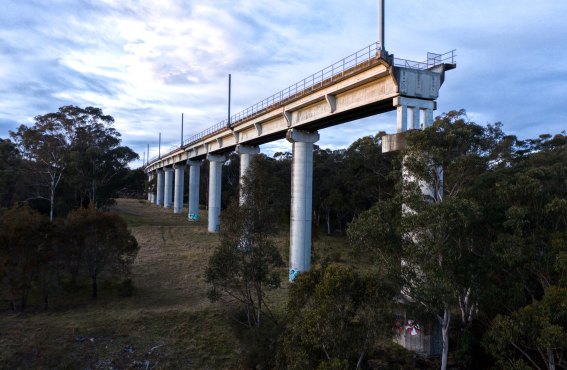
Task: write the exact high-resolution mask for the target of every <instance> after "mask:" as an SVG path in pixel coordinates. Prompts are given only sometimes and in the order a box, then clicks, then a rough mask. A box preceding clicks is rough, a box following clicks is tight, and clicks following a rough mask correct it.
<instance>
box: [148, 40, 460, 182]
mask: <svg viewBox="0 0 567 370" xmlns="http://www.w3.org/2000/svg"><path fill="white" fill-rule="evenodd" d="M454 57H455V55H454V51H451V52H449V53H446V54H443V55H440V54H428V61H427V62H413V61H407V60H403V59H397V58H393V57H389V56H385V57H383V56H382V53H381V50H380V49H379V47H378V44H372V45H370V46H369V47H367V48H364V49H362V50H360V51H358V52H356V53H354V54H351V55H350V56H348V57H346V58H344V59H342V60H341V61H339V62H337V63H334V64H332V65H331V66H329V67H327V68H325V69H323V70H321V71H319V72H317V73H316V74H314V75H312V76H309V77H307V78H305V79H303V80H302V81H299V82H297V83H296V84H294V85H292V86H290V87H288V88H286V89H284V90H282V91H280V92H278V93H276V94H274V95H272V96H270V97H268V98H266V99H264V100H262V101H261V102H259V103H257V104H255V105H253V106H251V107H249V108H247V109H245V110H243V111H241V112H239V113H237V114H235V115H233V116H232V117H231V121H230V124H229V122H228V120H223V121H221V122H219V123H217V124H216V125H214V126H212V127H210V128H208V129H207V130H204V131H202V132H200V133H198V134H195V135H193V136H191V137H190V138H188V139H187V140H185V141H184V144H183V146H182V147H180V146H177V147H173V148H171V149H170V150H169V151H168V153H166V154H164V155H162V156H161V157H160V158H157V157H154V158H153V159H152V160H150V161H149V163H148V165H147V166H146V171H152V170H155V169H157V168H161V167H163V166H167V165H171V164H174V163H177V162H181V161H184V160H187V159H198V158H202V157H204V156H205V155H206V154H207V153H216V154H220V153H225V152H230V151H233V150H234V148H235V146H236V145H238V144H244V145H260V144H264V143H267V142H270V141H273V140H276V139H281V138H284V137H285V135H286V132H287V131H288V130H289V129H290V128H297V129H301V130H307V131H314V130H317V129H321V128H325V127H330V126H333V125H337V124H341V123H345V122H348V121H352V120H355V119H360V118H364V117H367V116H371V115H374V114H379V113H383V112H387V111H391V110H394V109H395V106H394V105H393V99H394V98H395V97H396V96H400V95H403V96H409V97H416V98H420V99H427V100H434V99H436V98H437V96H438V93H439V88H440V86H441V84H442V83H443V77H444V71H445V70H448V69H452V68H454Z"/></svg>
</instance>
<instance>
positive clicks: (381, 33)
mask: <svg viewBox="0 0 567 370" xmlns="http://www.w3.org/2000/svg"><path fill="white" fill-rule="evenodd" d="M384 2H385V0H380V2H379V4H378V18H379V19H378V22H379V31H378V42H379V43H380V49H382V51H384V52H385V51H386V46H385V45H384V42H385V40H384Z"/></svg>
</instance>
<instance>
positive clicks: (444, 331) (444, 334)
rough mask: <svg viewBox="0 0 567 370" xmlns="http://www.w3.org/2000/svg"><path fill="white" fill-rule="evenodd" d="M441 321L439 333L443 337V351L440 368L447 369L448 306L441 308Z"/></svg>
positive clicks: (449, 315)
mask: <svg viewBox="0 0 567 370" xmlns="http://www.w3.org/2000/svg"><path fill="white" fill-rule="evenodd" d="M440 322H441V334H442V337H443V353H442V355H441V370H446V369H447V359H448V357H449V324H450V323H451V313H450V312H449V308H448V307H446V308H445V309H444V310H443V319H442V320H440Z"/></svg>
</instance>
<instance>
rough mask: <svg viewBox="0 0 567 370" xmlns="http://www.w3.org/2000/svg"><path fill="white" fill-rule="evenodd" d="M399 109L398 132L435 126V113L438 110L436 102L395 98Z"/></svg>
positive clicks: (403, 97) (402, 97)
mask: <svg viewBox="0 0 567 370" xmlns="http://www.w3.org/2000/svg"><path fill="white" fill-rule="evenodd" d="M394 106H395V107H396V109H397V115H396V124H397V129H398V132H405V131H407V130H418V129H424V128H426V127H429V126H431V125H432V124H433V111H434V110H435V109H436V108H437V106H436V103H435V101H433V100H424V99H416V98H408V97H405V96H397V97H395V98H394Z"/></svg>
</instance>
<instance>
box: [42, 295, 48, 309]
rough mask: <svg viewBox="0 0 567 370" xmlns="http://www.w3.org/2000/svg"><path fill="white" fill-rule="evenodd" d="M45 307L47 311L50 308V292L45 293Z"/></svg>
mask: <svg viewBox="0 0 567 370" xmlns="http://www.w3.org/2000/svg"><path fill="white" fill-rule="evenodd" d="M43 309H44V310H45V311H47V310H48V309H49V293H44V294H43Z"/></svg>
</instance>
